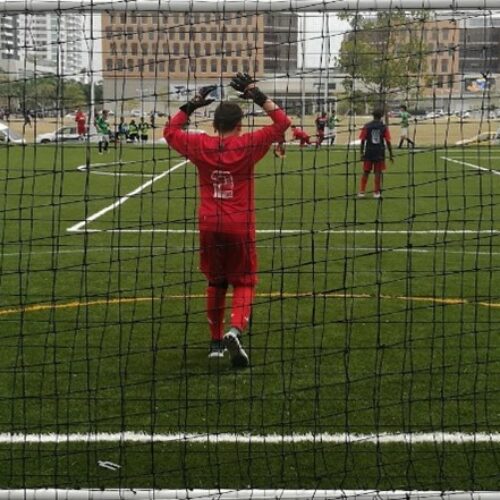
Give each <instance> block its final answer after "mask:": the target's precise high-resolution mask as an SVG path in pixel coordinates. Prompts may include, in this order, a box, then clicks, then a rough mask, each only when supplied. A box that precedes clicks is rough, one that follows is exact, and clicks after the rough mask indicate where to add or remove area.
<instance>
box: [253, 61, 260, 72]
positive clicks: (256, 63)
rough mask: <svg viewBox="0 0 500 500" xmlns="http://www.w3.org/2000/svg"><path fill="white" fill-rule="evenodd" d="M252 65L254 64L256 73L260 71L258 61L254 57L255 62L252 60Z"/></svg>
mask: <svg viewBox="0 0 500 500" xmlns="http://www.w3.org/2000/svg"><path fill="white" fill-rule="evenodd" d="M254 65H255V70H254V71H255V72H256V73H258V72H259V71H260V65H259V61H258V60H257V59H256V60H255V62H254Z"/></svg>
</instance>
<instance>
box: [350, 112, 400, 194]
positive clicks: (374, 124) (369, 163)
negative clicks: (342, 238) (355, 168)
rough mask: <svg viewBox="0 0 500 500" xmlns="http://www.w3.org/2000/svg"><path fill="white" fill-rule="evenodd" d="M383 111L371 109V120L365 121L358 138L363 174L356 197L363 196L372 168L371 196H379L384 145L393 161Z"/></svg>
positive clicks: (383, 164) (389, 137) (383, 168)
mask: <svg viewBox="0 0 500 500" xmlns="http://www.w3.org/2000/svg"><path fill="white" fill-rule="evenodd" d="M382 116H383V113H382V111H381V110H378V109H376V110H375V111H373V120H372V121H371V122H369V123H367V124H366V125H365V126H364V127H363V129H362V130H361V133H360V135H359V138H360V139H361V159H362V160H363V176H362V177H361V181H360V185H359V193H358V198H363V197H364V196H365V190H366V184H367V183H368V177H369V175H370V172H371V171H372V170H373V172H374V175H375V178H374V189H373V197H374V198H380V197H381V188H382V173H383V171H384V170H385V169H386V166H385V146H386V145H387V149H388V150H389V159H390V160H391V162H392V161H394V156H393V154H392V146H391V134H390V133H389V128H388V127H387V125H385V124H384V123H383V122H382Z"/></svg>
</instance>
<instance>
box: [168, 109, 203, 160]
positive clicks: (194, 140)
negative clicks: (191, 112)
mask: <svg viewBox="0 0 500 500" xmlns="http://www.w3.org/2000/svg"><path fill="white" fill-rule="evenodd" d="M188 118H189V117H188V115H187V114H186V113H184V111H178V112H177V113H176V114H175V115H174V116H173V117H172V118H171V119H170V120H169V121H168V122H167V123H166V124H165V127H164V129H163V137H164V138H165V140H166V141H167V144H168V145H169V146H170V147H171V148H172V149H175V150H176V151H177V152H178V153H180V154H181V155H183V156H188V153H191V154H192V153H193V152H194V151H195V150H196V147H195V146H196V144H198V142H199V140H200V137H201V135H202V134H190V133H188V132H186V131H185V130H183V128H182V127H183V126H184V125H185V124H186V122H187V121H188Z"/></svg>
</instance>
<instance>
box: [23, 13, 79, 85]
mask: <svg viewBox="0 0 500 500" xmlns="http://www.w3.org/2000/svg"><path fill="white" fill-rule="evenodd" d="M18 26H19V46H20V49H21V52H22V53H21V57H22V58H23V59H24V60H25V65H24V67H25V70H26V72H27V73H28V74H29V73H32V72H35V71H37V69H38V72H43V73H54V74H58V75H61V76H64V77H68V78H78V77H79V75H80V72H81V70H82V69H83V66H84V60H85V59H84V50H85V44H84V38H85V33H84V18H83V16H82V15H81V14H63V15H58V14H26V15H20V16H19V19H18ZM28 76H29V75H28Z"/></svg>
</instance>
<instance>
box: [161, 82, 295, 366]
mask: <svg viewBox="0 0 500 500" xmlns="http://www.w3.org/2000/svg"><path fill="white" fill-rule="evenodd" d="M230 85H231V86H232V87H233V88H234V89H235V90H237V91H238V92H240V93H241V97H243V98H245V99H252V100H253V101H254V102H255V103H256V104H258V105H259V106H262V108H263V109H264V111H266V113H267V114H268V115H269V117H270V118H271V119H272V121H273V122H274V123H273V124H272V125H269V126H267V127H263V128H261V129H259V130H256V131H254V132H250V133H246V134H242V133H241V126H242V118H243V111H242V109H241V108H240V106H239V105H238V104H236V103H233V102H222V103H221V104H219V106H218V107H217V109H216V110H215V114H214V121H213V126H214V129H215V131H216V133H217V134H216V135H213V136H210V135H207V134H190V133H188V132H187V131H185V130H183V127H184V125H185V123H186V122H187V121H188V119H189V115H190V114H191V113H192V112H193V111H195V110H196V109H197V108H200V107H202V106H206V105H208V104H210V103H211V102H213V99H207V97H208V96H209V95H210V93H212V92H213V91H214V90H215V89H216V87H215V86H210V87H204V88H202V89H200V90H199V93H198V95H197V96H195V97H194V98H193V99H192V100H191V101H189V102H188V103H186V104H184V105H183V106H181V108H180V111H179V112H177V113H176V114H175V115H174V116H173V117H172V118H171V120H169V122H168V123H167V124H166V125H165V129H164V131H163V135H164V137H165V139H166V141H167V143H168V144H169V145H170V147H172V148H173V149H175V150H176V151H178V152H179V153H180V154H182V155H184V156H186V157H187V158H188V159H189V160H191V161H192V162H193V163H194V165H195V166H196V168H197V170H198V178H199V185H200V197H201V203H200V208H199V213H198V217H199V229H200V267H201V270H202V272H203V273H204V274H205V276H206V278H207V280H208V287H207V316H208V322H209V326H210V333H211V343H210V352H209V358H220V357H222V356H223V354H224V348H226V349H227V350H228V352H229V355H230V358H231V363H232V365H233V366H239V367H245V366H247V365H248V363H249V361H248V356H247V354H246V352H245V351H244V349H243V346H242V343H241V333H242V332H243V331H244V330H245V328H246V326H247V324H248V321H249V318H250V313H251V308H252V302H253V298H254V294H255V286H256V284H257V256H256V248H255V201H254V167H255V164H256V163H257V162H258V161H259V160H260V159H261V158H263V157H264V156H265V154H266V153H267V152H268V151H269V148H270V147H271V145H272V143H273V142H277V141H280V140H282V138H283V135H284V132H285V131H286V129H287V128H288V127H289V126H290V119H289V118H288V117H287V115H286V114H285V113H284V112H283V111H282V110H281V109H280V108H279V107H278V106H277V105H276V104H275V103H274V102H273V101H271V100H270V99H269V98H268V97H267V96H266V95H264V94H263V93H262V92H261V91H260V90H259V89H258V88H257V87H256V86H255V81H254V80H253V79H252V78H251V77H250V76H249V75H247V74H244V75H243V74H241V73H238V74H237V75H236V76H235V77H234V78H233V79H232V81H231V83H230ZM228 285H232V287H233V301H232V310H231V328H230V330H229V331H228V332H227V333H226V334H225V335H224V308H225V299H226V292H227V288H228Z"/></svg>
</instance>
